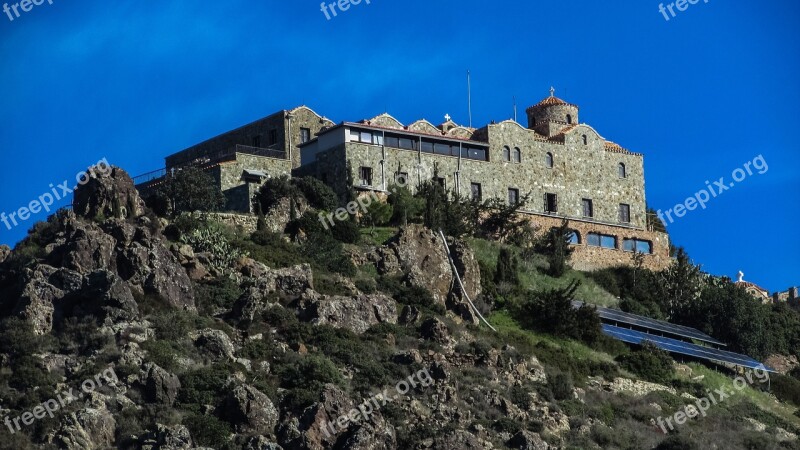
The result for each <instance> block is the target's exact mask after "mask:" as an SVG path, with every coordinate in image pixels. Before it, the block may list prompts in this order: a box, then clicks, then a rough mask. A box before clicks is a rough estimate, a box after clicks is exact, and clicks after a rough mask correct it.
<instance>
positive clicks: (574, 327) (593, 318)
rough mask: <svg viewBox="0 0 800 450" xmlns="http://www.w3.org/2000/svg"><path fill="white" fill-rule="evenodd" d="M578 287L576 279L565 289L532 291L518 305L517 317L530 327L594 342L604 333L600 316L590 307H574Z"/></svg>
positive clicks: (578, 283)
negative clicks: (573, 301) (601, 330)
mask: <svg viewBox="0 0 800 450" xmlns="http://www.w3.org/2000/svg"><path fill="white" fill-rule="evenodd" d="M578 287H580V282H579V281H577V280H575V281H572V282H571V283H570V284H569V285H568V286H567V287H565V288H562V289H549V290H545V291H539V292H530V293H529V294H528V297H527V298H526V299H525V300H524V301H523V303H522V304H521V305H520V306H519V308H518V311H517V319H518V320H519V321H520V323H522V324H523V326H525V327H528V328H532V329H536V330H540V331H544V332H546V333H550V334H554V335H556V336H561V337H571V338H574V339H580V340H583V341H584V342H588V343H593V342H595V341H596V340H597V339H599V337H600V336H601V335H602V333H601V332H600V318H599V317H598V316H597V312H596V311H595V310H594V308H593V307H591V306H588V305H583V306H581V307H580V308H574V307H573V306H572V300H573V299H574V298H575V292H576V291H577V290H578Z"/></svg>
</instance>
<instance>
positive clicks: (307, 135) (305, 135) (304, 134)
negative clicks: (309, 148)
mask: <svg viewBox="0 0 800 450" xmlns="http://www.w3.org/2000/svg"><path fill="white" fill-rule="evenodd" d="M310 140H311V130H310V129H309V128H300V143H301V144H305V143H306V142H308V141H310Z"/></svg>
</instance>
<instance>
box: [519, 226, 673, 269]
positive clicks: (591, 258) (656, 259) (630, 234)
mask: <svg viewBox="0 0 800 450" xmlns="http://www.w3.org/2000/svg"><path fill="white" fill-rule="evenodd" d="M530 221H531V222H532V223H533V224H535V225H536V226H537V227H538V228H540V230H541V232H546V231H547V230H549V229H550V228H552V227H558V226H561V221H562V218H560V217H547V216H542V215H538V214H532V215H531V216H530ZM569 226H570V228H571V229H573V230H575V231H577V232H578V234H579V235H580V244H576V245H573V248H574V249H575V251H574V252H573V253H572V259H571V262H570V265H571V266H572V267H573V268H574V269H576V270H583V271H591V270H598V269H605V268H609V267H615V266H621V265H625V266H630V265H632V264H633V260H632V257H633V253H632V252H626V251H624V250H622V242H623V239H631V238H635V239H640V240H645V241H650V242H651V243H652V244H653V245H652V248H653V254H651V255H645V256H644V267H645V268H647V269H650V270H656V271H657V270H662V269H665V268H667V267H668V266H669V265H670V264H671V263H672V258H670V256H669V235H667V234H666V233H661V232H658V231H647V230H643V229H638V228H624V227H617V226H612V225H603V224H598V223H593V222H586V221H580V220H570V221H569ZM589 233H601V234H607V235H612V236H616V237H617V248H616V249H609V248H602V247H593V246H589V245H588V244H587V242H586V241H587V239H586V238H587V235H588V234H589Z"/></svg>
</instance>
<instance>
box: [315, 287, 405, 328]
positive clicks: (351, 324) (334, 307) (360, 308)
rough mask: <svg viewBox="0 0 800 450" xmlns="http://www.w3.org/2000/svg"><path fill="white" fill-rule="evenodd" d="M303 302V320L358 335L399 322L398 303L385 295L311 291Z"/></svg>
mask: <svg viewBox="0 0 800 450" xmlns="http://www.w3.org/2000/svg"><path fill="white" fill-rule="evenodd" d="M301 304H302V307H301V313H300V315H301V318H303V319H304V320H307V321H310V322H312V323H314V324H317V325H323V324H327V325H330V326H333V327H336V328H347V329H349V330H351V331H353V332H354V333H359V334H360V333H363V332H365V331H367V329H369V327H371V326H373V325H377V324H379V323H397V303H396V302H395V301H394V300H393V299H392V298H391V297H388V296H386V295H384V294H370V295H367V294H360V295H357V296H354V297H342V296H329V295H320V294H317V293H316V292H313V291H308V292H306V294H305V295H304V296H303V298H302V299H301Z"/></svg>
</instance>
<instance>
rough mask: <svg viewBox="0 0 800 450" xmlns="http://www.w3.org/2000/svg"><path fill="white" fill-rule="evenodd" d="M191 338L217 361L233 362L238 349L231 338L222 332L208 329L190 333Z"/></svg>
mask: <svg viewBox="0 0 800 450" xmlns="http://www.w3.org/2000/svg"><path fill="white" fill-rule="evenodd" d="M189 338H191V339H192V341H194V344H195V345H196V346H197V347H199V348H201V349H202V350H203V351H204V352H205V353H206V354H208V355H209V356H211V358H212V359H213V360H215V361H225V360H233V359H234V357H233V354H234V352H235V351H236V348H235V347H234V346H233V342H232V341H231V338H230V337H228V335H227V334H225V332H224V331H222V330H214V329H211V328H206V329H203V330H199V331H192V332H191V333H189Z"/></svg>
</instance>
